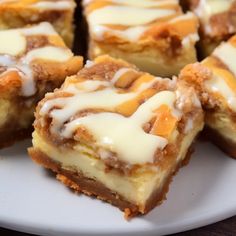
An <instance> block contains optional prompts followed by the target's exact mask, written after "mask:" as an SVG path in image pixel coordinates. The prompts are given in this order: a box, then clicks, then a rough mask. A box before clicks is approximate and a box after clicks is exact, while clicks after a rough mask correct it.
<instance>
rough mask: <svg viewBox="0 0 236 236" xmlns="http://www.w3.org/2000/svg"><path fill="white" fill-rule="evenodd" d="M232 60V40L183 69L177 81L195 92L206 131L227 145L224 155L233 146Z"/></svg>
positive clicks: (235, 97) (235, 73) (235, 40)
mask: <svg viewBox="0 0 236 236" xmlns="http://www.w3.org/2000/svg"><path fill="white" fill-rule="evenodd" d="M235 58H236V36H234V37H232V38H231V39H230V40H229V41H228V42H224V43H222V44H221V45H220V46H218V47H217V48H216V49H215V50H214V52H213V53H212V55H211V56H209V57H207V58H206V59H205V60H203V61H202V62H201V63H197V64H193V65H188V66H186V67H185V68H184V69H183V71H182V72H181V74H180V79H181V80H185V81H188V82H189V83H190V84H191V85H194V86H195V88H196V89H197V91H198V93H199V96H200V98H201V102H202V105H203V107H204V108H205V110H206V119H205V122H206V125H207V127H209V128H210V129H211V130H213V131H214V132H215V133H218V134H219V135H217V137H218V136H220V140H222V139H225V141H224V143H227V142H228V143H229V145H226V146H225V148H224V150H225V151H226V152H227V147H228V146H229V147H230V146H232V145H231V144H232V143H236V126H235V114H236V70H235V68H236V64H235ZM218 139H219V138H217V139H216V140H218ZM217 144H219V142H218V141H217ZM220 146H222V145H220ZM231 152H232V151H231V148H229V153H230V154H231ZM231 155H232V154H231Z"/></svg>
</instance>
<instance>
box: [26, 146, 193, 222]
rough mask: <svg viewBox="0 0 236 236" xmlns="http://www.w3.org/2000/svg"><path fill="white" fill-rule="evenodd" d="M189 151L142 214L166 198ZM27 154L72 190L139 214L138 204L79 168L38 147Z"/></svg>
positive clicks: (189, 153)
mask: <svg viewBox="0 0 236 236" xmlns="http://www.w3.org/2000/svg"><path fill="white" fill-rule="evenodd" d="M191 153H192V149H191V148H190V149H189V151H188V152H187V154H186V156H185V158H184V159H183V160H182V162H181V163H179V166H177V168H176V169H175V171H174V172H171V174H170V175H169V176H168V178H166V182H165V185H163V187H162V189H161V190H160V189H158V191H157V192H153V193H152V195H151V196H150V197H149V199H148V201H147V202H146V205H145V207H144V208H142V211H143V212H142V213H143V214H144V213H147V212H148V211H150V210H151V209H153V208H154V207H155V206H157V205H158V204H161V203H162V201H163V200H165V199H166V194H167V192H168V189H169V184H170V182H171V180H172V177H173V175H174V174H175V173H176V172H177V171H178V169H179V167H181V166H183V165H185V164H187V163H188V161H189V158H190V156H191ZM29 154H30V155H31V157H32V159H33V160H34V161H35V162H36V163H38V164H40V165H42V166H44V167H45V168H48V169H51V170H52V171H54V172H55V173H57V179H58V180H60V181H61V182H62V183H63V184H65V185H66V186H68V187H70V188H72V189H73V190H74V191H76V192H83V193H84V194H86V195H89V196H93V195H94V196H96V197H97V198H98V199H100V200H103V201H107V202H109V203H111V204H112V205H114V206H117V207H118V208H119V209H120V210H122V211H124V212H125V217H126V218H127V219H128V218H130V217H133V216H135V215H137V214H140V210H141V209H140V206H138V205H136V204H134V203H131V202H129V201H127V199H125V198H124V197H123V196H122V195H119V194H118V193H117V192H115V191H114V190H111V189H110V188H107V187H106V186H105V185H104V183H103V182H100V181H99V180H97V179H93V178H90V177H88V176H85V175H84V174H83V173H82V172H80V171H79V170H77V171H75V169H73V170H70V169H68V168H63V167H62V165H60V162H57V161H54V160H53V158H51V157H49V155H48V154H45V153H43V152H42V151H41V150H40V149H37V148H30V149H29ZM54 154H56V153H54ZM107 177H108V178H109V177H110V176H109V175H108V176H107Z"/></svg>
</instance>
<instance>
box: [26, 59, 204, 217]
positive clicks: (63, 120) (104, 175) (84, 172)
mask: <svg viewBox="0 0 236 236" xmlns="http://www.w3.org/2000/svg"><path fill="white" fill-rule="evenodd" d="M34 127H35V131H34V134H33V148H31V149H30V150H29V153H30V155H31V157H32V158H33V160H35V161H36V162H37V163H39V164H41V165H43V166H44V167H46V168H49V169H51V170H53V171H54V172H56V173H57V177H58V179H60V180H61V181H62V182H63V183H65V184H66V185H68V186H69V187H71V188H73V189H75V190H76V191H82V192H83V193H85V194H88V195H95V196H97V197H98V198H99V199H103V200H105V201H108V202H110V203H112V204H114V205H116V206H118V207H119V208H120V209H121V210H123V211H125V213H126V216H132V215H136V214H138V213H142V214H144V213H147V212H148V211H149V210H151V209H152V208H153V207H155V206H156V205H157V204H159V203H161V201H162V200H163V199H164V197H165V193H166V191H167V189H168V185H169V182H170V180H171V177H172V176H173V174H174V173H175V172H176V171H177V169H178V168H179V167H180V166H181V164H183V162H184V161H185V160H186V158H187V157H188V150H189V148H190V146H191V144H192V142H193V141H194V139H195V137H196V135H197V134H198V132H199V131H200V130H201V129H202V127H203V112H202V109H201V104H200V102H199V100H198V98H197V95H196V94H195V92H194V90H193V88H192V87H189V86H186V84H185V82H184V81H181V82H179V83H177V82H176V80H169V79H162V78H159V77H154V76H152V75H150V74H148V73H144V72H141V71H139V70H137V69H136V68H135V67H134V66H132V65H130V64H128V63H127V62H124V61H122V60H116V59H112V58H111V57H108V56H101V57H98V58H96V59H95V61H93V62H89V63H87V64H86V65H85V67H84V68H83V69H82V70H81V71H80V72H79V73H78V74H77V75H75V76H72V77H69V78H67V79H66V81H65V83H64V84H63V86H62V87H61V89H59V90H57V91H56V92H54V93H49V94H47V95H46V97H45V98H44V99H43V100H42V101H41V102H40V103H39V106H38V107H37V110H36V120H35V123H34Z"/></svg>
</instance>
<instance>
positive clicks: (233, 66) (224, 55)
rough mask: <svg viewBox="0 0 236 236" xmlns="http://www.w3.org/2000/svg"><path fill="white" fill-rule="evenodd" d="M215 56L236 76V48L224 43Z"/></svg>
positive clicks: (214, 53)
mask: <svg viewBox="0 0 236 236" xmlns="http://www.w3.org/2000/svg"><path fill="white" fill-rule="evenodd" d="M213 55H214V56H216V57H218V58H219V59H220V60H221V61H222V62H223V63H224V64H225V65H226V66H227V67H228V68H229V69H230V70H231V71H232V72H233V73H234V75H235V76H236V60H235V56H236V48H235V47H234V46H233V45H232V44H230V43H222V44H221V45H220V46H219V47H217V48H216V49H215V51H214V52H213Z"/></svg>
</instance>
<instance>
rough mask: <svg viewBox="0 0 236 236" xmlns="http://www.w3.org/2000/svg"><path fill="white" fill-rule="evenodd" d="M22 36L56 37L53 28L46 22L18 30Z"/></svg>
mask: <svg viewBox="0 0 236 236" xmlns="http://www.w3.org/2000/svg"><path fill="white" fill-rule="evenodd" d="M18 30H19V31H20V32H22V34H24V35H26V36H28V35H40V34H41V35H57V32H56V31H55V29H54V28H53V26H52V25H51V24H50V23H48V22H42V23H40V24H38V25H35V26H32V27H28V28H22V29H18Z"/></svg>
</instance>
